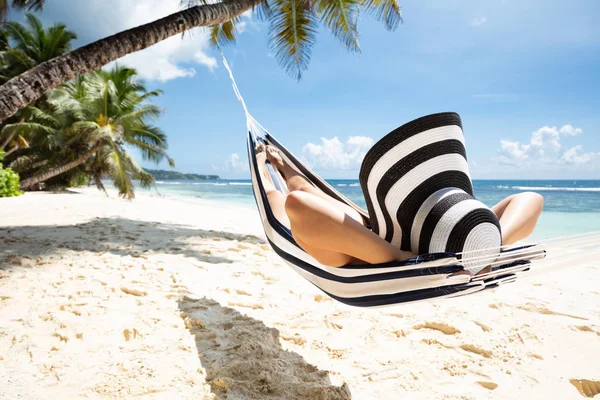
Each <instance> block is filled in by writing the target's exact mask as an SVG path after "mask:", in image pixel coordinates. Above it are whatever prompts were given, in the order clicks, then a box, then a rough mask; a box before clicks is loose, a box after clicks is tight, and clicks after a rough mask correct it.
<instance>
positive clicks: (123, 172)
mask: <svg viewBox="0 0 600 400" xmlns="http://www.w3.org/2000/svg"><path fill="white" fill-rule="evenodd" d="M109 148H110V150H109V153H108V154H107V156H106V162H107V164H108V167H109V170H108V173H109V175H110V177H111V178H112V181H113V183H114V185H115V187H116V188H117V189H118V190H119V196H121V197H126V198H128V199H132V198H133V190H134V186H133V182H132V181H131V177H130V176H129V174H128V173H127V172H128V171H127V170H128V166H129V162H128V159H126V158H125V155H126V153H125V152H124V151H122V150H121V149H120V148H119V146H117V145H116V144H115V143H113V142H110V147H109Z"/></svg>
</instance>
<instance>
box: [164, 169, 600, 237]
mask: <svg viewBox="0 0 600 400" xmlns="http://www.w3.org/2000/svg"><path fill="white" fill-rule="evenodd" d="M328 182H329V183H330V184H331V185H332V186H334V187H335V188H336V189H337V190H338V191H340V192H341V193H342V194H343V195H344V196H346V197H347V198H349V199H350V200H352V201H353V202H355V203H356V204H357V205H359V206H360V207H363V208H365V209H366V204H365V200H364V197H363V193H362V189H361V187H360V184H359V182H358V180H346V179H332V180H328ZM473 188H474V191H475V196H476V197H477V199H479V200H481V201H482V202H483V203H485V204H486V205H488V206H492V205H494V204H496V203H497V202H499V201H500V200H502V199H503V198H505V197H507V196H510V195H511V194H515V193H519V192H523V191H534V192H538V193H540V194H541V195H543V196H544V200H545V201H544V212H543V213H542V216H541V218H540V221H539V223H538V226H537V228H536V231H535V232H534V235H533V238H534V239H539V238H549V237H556V236H563V235H570V234H576V233H584V232H592V231H600V180H475V181H473ZM152 192H154V193H156V192H158V193H159V194H161V195H166V196H174V197H185V198H201V199H205V200H217V201H220V202H228V203H232V204H237V205H244V206H254V204H255V203H254V196H253V194H252V185H251V182H250V180H218V181H157V182H156V188H155V189H153V190H152Z"/></svg>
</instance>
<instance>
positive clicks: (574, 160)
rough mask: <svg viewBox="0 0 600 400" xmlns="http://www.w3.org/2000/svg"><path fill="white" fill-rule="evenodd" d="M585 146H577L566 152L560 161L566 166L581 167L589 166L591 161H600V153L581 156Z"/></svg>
mask: <svg viewBox="0 0 600 400" xmlns="http://www.w3.org/2000/svg"><path fill="white" fill-rule="evenodd" d="M582 148H583V146H581V145H579V146H575V147H572V148H570V149H569V150H567V151H565V152H564V153H563V155H562V157H561V158H560V160H561V161H562V162H563V163H565V164H574V165H581V164H587V163H589V162H590V161H596V160H600V152H598V153H592V152H590V153H583V154H579V151H580V150H581V149H582Z"/></svg>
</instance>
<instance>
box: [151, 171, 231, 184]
mask: <svg viewBox="0 0 600 400" xmlns="http://www.w3.org/2000/svg"><path fill="white" fill-rule="evenodd" d="M144 171H146V172H147V173H149V174H150V175H152V176H153V177H154V179H158V180H161V181H207V180H209V181H216V180H219V175H202V174H185V173H183V172H178V171H165V170H164V169H144Z"/></svg>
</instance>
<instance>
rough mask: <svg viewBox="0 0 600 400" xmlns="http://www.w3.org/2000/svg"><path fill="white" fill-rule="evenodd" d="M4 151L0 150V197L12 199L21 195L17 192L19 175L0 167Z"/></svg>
mask: <svg viewBox="0 0 600 400" xmlns="http://www.w3.org/2000/svg"><path fill="white" fill-rule="evenodd" d="M3 158H4V150H2V149H0V197H12V196H19V195H21V194H23V192H21V191H20V190H19V174H17V173H16V172H14V171H13V170H12V169H10V168H7V169H4V168H3V167H2V159H3Z"/></svg>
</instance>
